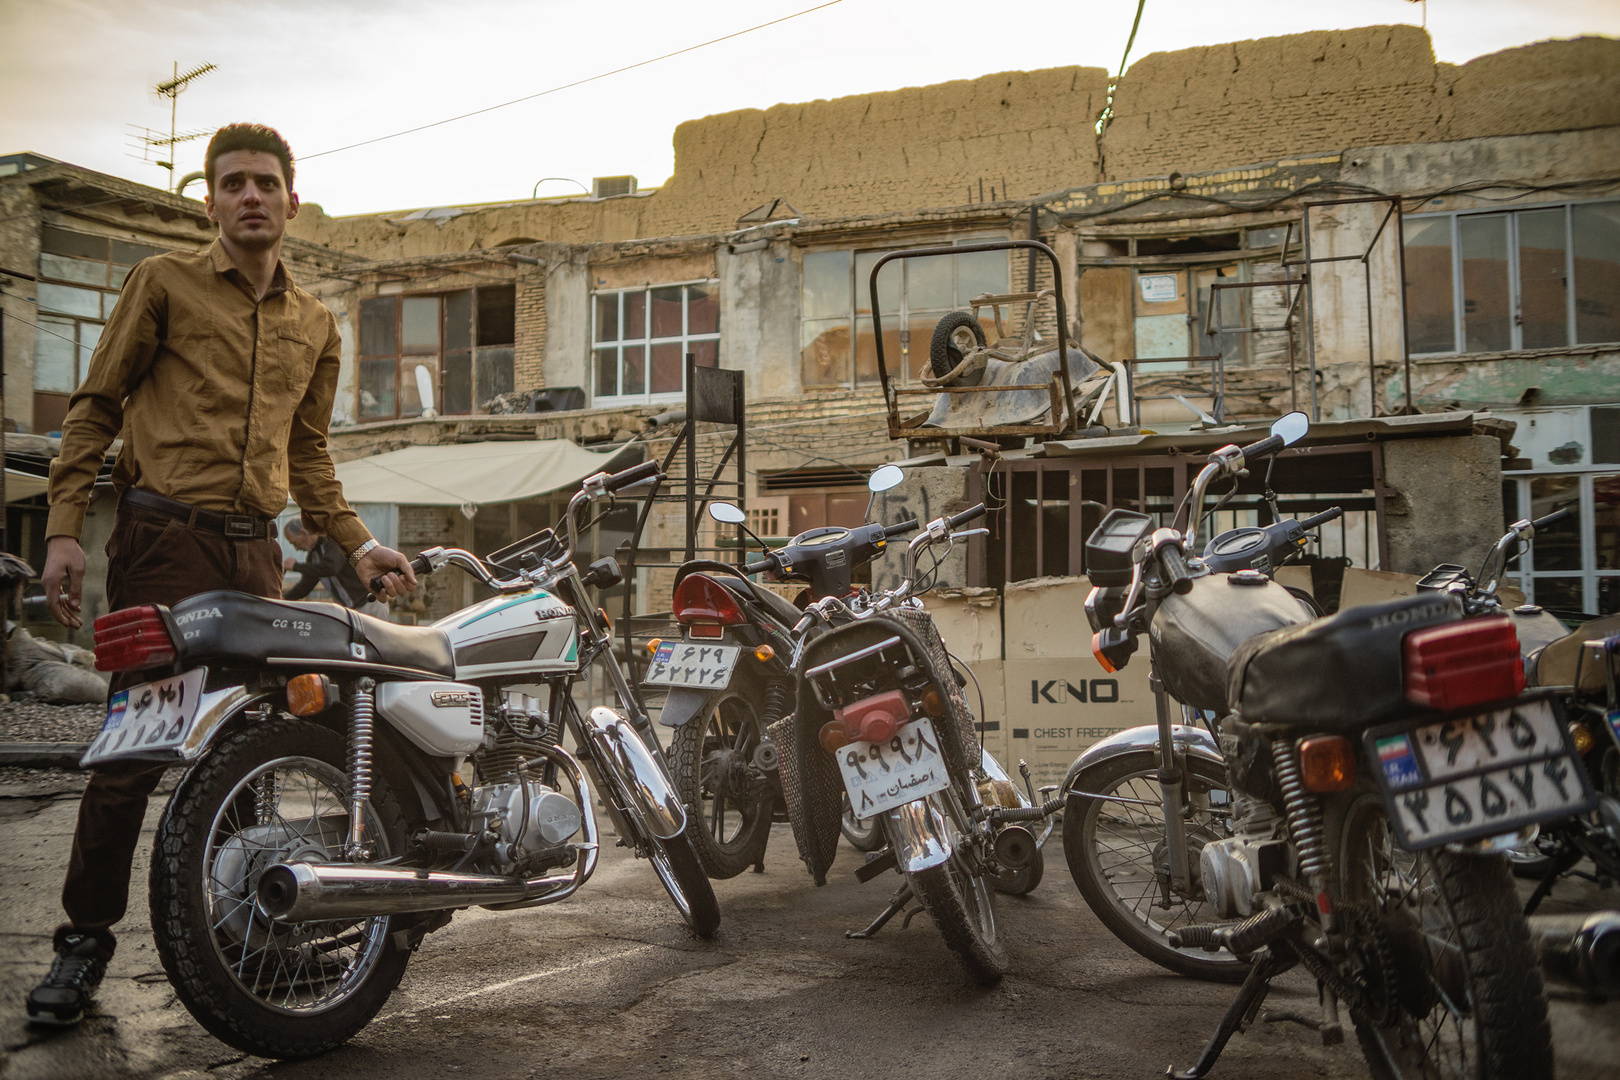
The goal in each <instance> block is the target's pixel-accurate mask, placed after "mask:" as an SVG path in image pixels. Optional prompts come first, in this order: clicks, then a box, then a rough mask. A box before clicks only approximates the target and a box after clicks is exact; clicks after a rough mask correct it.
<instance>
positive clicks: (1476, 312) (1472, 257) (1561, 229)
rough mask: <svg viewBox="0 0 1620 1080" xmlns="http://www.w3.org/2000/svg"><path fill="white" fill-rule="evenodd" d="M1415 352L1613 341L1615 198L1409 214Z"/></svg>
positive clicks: (1409, 304)
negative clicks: (1510, 207)
mask: <svg viewBox="0 0 1620 1080" xmlns="http://www.w3.org/2000/svg"><path fill="white" fill-rule="evenodd" d="M1402 230H1403V232H1402V240H1403V244H1404V248H1405V260H1406V310H1407V316H1406V317H1407V334H1408V338H1409V341H1410V348H1411V352H1412V353H1413V354H1414V355H1422V354H1435V353H1451V352H1461V353H1470V352H1511V351H1515V350H1520V349H1547V348H1558V347H1561V346H1569V345H1588V344H1599V343H1607V342H1615V341H1620V202H1593V203H1556V204H1552V205H1541V206H1532V207H1525V208H1523V209H1517V210H1468V211H1464V210H1458V211H1451V212H1447V213H1438V214H1413V215H1409V216H1407V217H1406V218H1405V219H1404V221H1403V223H1402Z"/></svg>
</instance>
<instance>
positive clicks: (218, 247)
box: [208, 237, 293, 300]
mask: <svg viewBox="0 0 1620 1080" xmlns="http://www.w3.org/2000/svg"><path fill="white" fill-rule="evenodd" d="M208 261H209V262H210V263H212V264H213V267H214V273H216V274H220V275H223V276H226V277H232V279H233V280H236V281H238V282H240V281H241V280H242V272H241V271H240V270H238V269H237V268H236V264H235V263H233V262H232V261H231V256H230V253H229V252H227V251H226V250H225V245H224V244H223V243H221V242H220V240H219V238H218V237H215V238H214V242H213V244H211V245H210V246H209V248H208ZM292 287H293V280H292V278H291V277H290V276H288V274H287V266H286V264H285V263H283V262H282V261H281V260H280V259H277V260H276V270H275V273H274V274H272V275H271V277H270V291H269V292H267V293H265V294H264V295H265V299H267V300H268V299H269V298H270V297H272V296H275V295H276V294H277V293H283V292H287V291H288V290H290V289H291V288H292Z"/></svg>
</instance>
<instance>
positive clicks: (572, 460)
mask: <svg viewBox="0 0 1620 1080" xmlns="http://www.w3.org/2000/svg"><path fill="white" fill-rule="evenodd" d="M616 450H617V451H618V452H617V453H614V452H609V453H598V452H597V451H595V450H587V449H585V448H584V447H583V446H580V445H579V444H578V443H574V442H571V441H569V440H568V439H543V440H534V441H525V442H476V443H457V444H455V445H451V446H411V447H407V448H406V449H404V450H395V451H393V452H391V453H387V454H377V455H376V456H374V457H368V458H355V459H354V460H353V461H345V462H343V463H342V464H341V465H339V466H338V467H337V478H338V480H339V481H340V482H341V483H342V484H343V495H344V497H345V498H347V499H348V501H349V502H351V503H396V504H399V505H402V506H482V505H485V504H487V503H507V502H515V501H516V500H518V499H530V498H533V497H535V496H536V495H544V494H546V493H547V492H551V491H558V490H560V489H562V488H569V487H573V486H574V485H575V484H578V483H579V482H580V481H581V480H583V479H585V478H586V477H587V476H590V475H592V474H593V473H598V472H602V471H603V470H606V469H609V467H610V465H616V466H617V467H618V468H628V467H629V466H630V465H632V464H634V463H635V460H636V458H635V456H634V455H635V451H633V450H629V448H626V447H617V448H616ZM626 451H629V452H626Z"/></svg>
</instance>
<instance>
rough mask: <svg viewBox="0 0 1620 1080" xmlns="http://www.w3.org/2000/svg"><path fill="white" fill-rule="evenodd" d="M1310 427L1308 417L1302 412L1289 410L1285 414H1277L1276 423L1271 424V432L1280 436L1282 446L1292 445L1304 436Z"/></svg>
mask: <svg viewBox="0 0 1620 1080" xmlns="http://www.w3.org/2000/svg"><path fill="white" fill-rule="evenodd" d="M1310 429H1311V421H1310V417H1308V416H1306V415H1305V414H1304V413H1302V412H1291V413H1288V414H1287V415H1286V416H1279V417H1278V418H1277V421H1276V423H1274V424H1272V425H1271V433H1272V434H1273V435H1278V436H1281V438H1282V441H1283V445H1284V446H1293V445H1294V444H1295V443H1297V442H1299V440H1301V439H1303V438H1304V437H1305V433H1306V432H1307V431H1309V430H1310Z"/></svg>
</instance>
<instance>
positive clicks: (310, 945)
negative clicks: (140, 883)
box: [150, 718, 414, 1058]
mask: <svg viewBox="0 0 1620 1080" xmlns="http://www.w3.org/2000/svg"><path fill="white" fill-rule="evenodd" d="M344 757H345V746H344V742H343V740H342V739H341V738H340V737H339V736H338V735H336V734H335V733H333V732H332V731H330V730H328V729H326V728H324V727H320V726H319V725H316V724H311V723H306V722H304V721H298V720H292V719H288V718H282V719H276V720H270V721H267V722H263V723H256V724H254V725H253V726H251V727H248V728H246V729H244V730H242V731H240V732H238V733H236V734H235V735H232V736H230V737H229V738H227V739H226V740H224V741H223V742H222V743H220V745H219V746H218V748H216V749H215V750H214V751H213V752H212V753H211V754H209V755H208V757H207V758H205V759H204V760H203V761H202V762H201V763H200V764H199V765H197V767H196V768H195V769H193V770H192V772H191V774H190V775H188V776H187V777H186V779H185V780H184V782H182V784H181V785H180V788H179V790H178V791H176V792H175V795H174V797H173V798H172V799H171V800H170V801H169V805H168V807H167V809H166V810H165V811H164V814H163V819H162V821H161V822H160V823H159V825H158V837H157V850H156V852H155V853H154V856H153V859H152V872H151V883H150V890H151V914H152V935H153V937H154V938H155V940H156V944H157V951H158V956H159V958H160V959H161V960H162V962H163V969H164V971H165V972H167V973H168V977H169V982H170V983H171V984H172V985H173V986H174V991H175V994H176V995H177V996H178V997H179V998H180V1001H181V1002H182V1003H183V1004H184V1005H185V1006H186V1008H187V1009H188V1010H189V1011H190V1012H191V1015H192V1016H194V1017H196V1019H197V1022H198V1023H200V1024H202V1026H203V1027H205V1028H207V1029H208V1031H209V1032H210V1033H212V1034H213V1035H214V1036H215V1037H216V1038H218V1039H219V1040H220V1041H221V1042H225V1043H228V1044H229V1045H231V1046H234V1047H236V1048H237V1049H238V1050H242V1051H245V1052H247V1053H250V1054H255V1055H257V1056H259V1057H269V1058H303V1057H309V1056H311V1055H314V1054H319V1053H322V1052H324V1051H326V1050H330V1049H332V1048H333V1047H335V1046H338V1045H340V1044H341V1043H343V1042H345V1041H347V1040H348V1039H349V1038H350V1037H351V1036H353V1035H354V1034H355V1033H356V1032H358V1031H359V1030H360V1029H361V1028H363V1027H365V1026H366V1024H368V1023H369V1022H370V1021H371V1019H372V1017H374V1016H375V1015H376V1014H377V1011H378V1010H379V1009H381V1008H382V1006H383V1003H384V1002H386V1001H387V1000H388V995H389V994H391V993H392V992H393V990H394V987H395V986H396V985H398V983H399V980H400V977H401V976H402V975H404V973H405V965H406V962H407V961H408V960H409V959H410V952H409V951H408V950H400V949H396V948H395V947H394V946H393V944H392V942H391V941H390V940H389V934H390V933H391V931H392V930H395V929H399V928H401V927H402V926H404V925H406V924H408V923H409V922H410V920H411V919H412V918H414V917H413V916H396V917H395V919H396V920H398V921H399V922H400V926H391V925H390V922H391V920H390V919H389V918H388V917H386V916H383V917H373V918H359V919H334V920H329V921H322V922H306V923H284V922H278V921H272V920H270V919H267V918H266V917H265V915H264V914H263V913H262V912H261V911H260V910H259V909H258V907H257V905H256V903H255V899H254V898H255V894H256V891H257V888H258V883H259V875H260V874H261V873H263V871H264V870H265V869H266V868H267V867H269V866H272V865H274V864H276V863H279V862H296V861H299V860H305V861H318V862H336V861H340V860H341V859H342V858H343V845H344V841H345V840H346V838H347V836H348V830H349V812H348V797H349V781H348V777H347V776H346V775H345V774H344V771H343V764H342V763H343V761H344ZM370 808H371V812H370V815H369V820H368V821H367V829H366V833H367V835H368V837H370V838H371V840H372V842H373V843H374V844H375V846H376V855H377V857H379V858H381V857H386V856H387V855H388V854H389V852H390V851H391V850H397V849H398V847H399V845H400V844H402V843H403V839H404V834H405V822H404V817H403V815H402V813H401V812H400V809H399V805H398V804H397V803H396V802H395V801H394V799H393V796H392V795H391V794H389V793H388V792H387V791H386V790H385V789H383V788H381V787H380V786H379V787H378V788H376V789H374V790H373V792H372V796H371V799H370Z"/></svg>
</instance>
